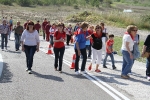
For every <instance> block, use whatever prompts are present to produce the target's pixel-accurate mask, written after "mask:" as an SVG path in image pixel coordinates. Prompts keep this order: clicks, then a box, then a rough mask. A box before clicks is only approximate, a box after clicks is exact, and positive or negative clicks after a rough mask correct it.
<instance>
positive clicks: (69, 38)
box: [66, 35, 71, 45]
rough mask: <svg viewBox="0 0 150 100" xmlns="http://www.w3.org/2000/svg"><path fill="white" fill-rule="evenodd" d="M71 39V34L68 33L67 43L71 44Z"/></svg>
mask: <svg viewBox="0 0 150 100" xmlns="http://www.w3.org/2000/svg"><path fill="white" fill-rule="evenodd" d="M70 40H71V35H67V42H66V43H67V45H69V42H70Z"/></svg>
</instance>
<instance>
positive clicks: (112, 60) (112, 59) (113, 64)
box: [103, 53, 115, 67]
mask: <svg viewBox="0 0 150 100" xmlns="http://www.w3.org/2000/svg"><path fill="white" fill-rule="evenodd" d="M108 56H110V58H111V62H112V67H113V66H115V63H114V55H113V54H112V53H106V56H105V58H104V61H103V66H105V65H106V61H107V57H108Z"/></svg>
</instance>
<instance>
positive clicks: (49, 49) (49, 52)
mask: <svg viewBox="0 0 150 100" xmlns="http://www.w3.org/2000/svg"><path fill="white" fill-rule="evenodd" d="M51 47H52V46H51V45H49V48H48V52H47V53H46V54H53V53H52V50H51Z"/></svg>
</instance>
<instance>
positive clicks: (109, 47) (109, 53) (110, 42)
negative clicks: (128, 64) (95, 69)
mask: <svg viewBox="0 0 150 100" xmlns="http://www.w3.org/2000/svg"><path fill="white" fill-rule="evenodd" d="M113 44H114V35H113V34H110V35H109V39H108V40H107V42H106V56H105V58H104V61H103V68H107V66H106V61H107V57H108V56H110V58H111V62H112V68H113V69H116V66H115V63H114V56H113Z"/></svg>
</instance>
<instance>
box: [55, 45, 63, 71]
mask: <svg viewBox="0 0 150 100" xmlns="http://www.w3.org/2000/svg"><path fill="white" fill-rule="evenodd" d="M64 52H65V47H62V48H55V47H54V53H55V61H54V67H55V68H57V67H58V59H59V69H58V70H59V71H61V70H62V62H63V56H64Z"/></svg>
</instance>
